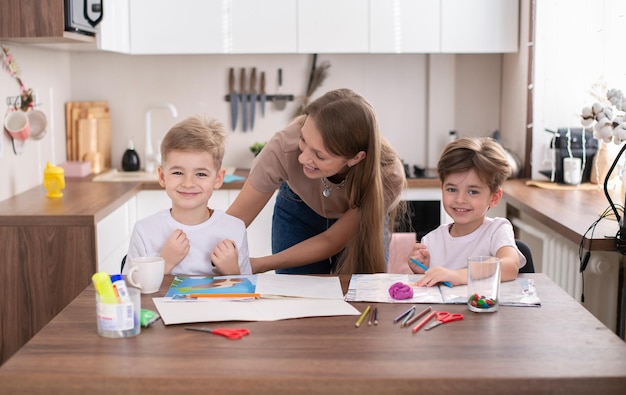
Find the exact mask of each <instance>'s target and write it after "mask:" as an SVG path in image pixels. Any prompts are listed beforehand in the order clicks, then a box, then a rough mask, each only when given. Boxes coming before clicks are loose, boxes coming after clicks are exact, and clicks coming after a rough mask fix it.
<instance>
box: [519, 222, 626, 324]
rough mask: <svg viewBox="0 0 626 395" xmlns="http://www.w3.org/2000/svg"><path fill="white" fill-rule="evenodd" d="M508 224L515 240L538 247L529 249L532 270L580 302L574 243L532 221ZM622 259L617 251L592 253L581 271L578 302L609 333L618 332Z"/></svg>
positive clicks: (576, 249)
mask: <svg viewBox="0 0 626 395" xmlns="http://www.w3.org/2000/svg"><path fill="white" fill-rule="evenodd" d="M511 222H512V223H513V225H514V226H515V227H516V229H517V230H518V237H519V238H520V239H522V240H524V241H525V242H526V243H527V244H529V245H530V246H531V248H532V246H541V247H540V248H534V249H532V252H533V263H534V265H535V271H536V272H537V273H544V274H545V275H546V276H548V277H549V278H550V279H552V281H554V282H555V283H556V284H558V285H559V287H561V288H562V289H563V290H564V291H565V292H567V293H568V294H569V295H570V296H571V297H572V298H574V299H576V300H577V301H578V302H581V295H582V293H583V274H581V273H580V272H579V270H580V259H579V257H578V244H575V243H572V242H571V241H569V240H567V239H565V238H564V237H562V236H560V235H558V234H555V233H554V232H553V231H551V230H550V229H549V228H547V227H546V226H545V225H542V224H540V223H538V222H536V221H534V220H533V219H532V218H527V219H523V220H522V219H519V218H513V219H512V220H511ZM585 252H586V251H585ZM622 259H623V258H622V255H621V254H619V253H617V252H607V251H593V252H592V253H591V257H590V259H589V263H588V264H587V268H586V269H585V272H584V298H585V300H584V302H581V303H582V305H583V306H585V308H586V309H587V310H589V312H591V313H592V314H593V315H594V316H595V317H596V318H598V320H600V321H602V323H603V324H604V325H606V326H607V327H608V328H610V329H611V330H613V331H616V330H617V329H618V328H617V321H618V312H617V309H618V288H619V267H620V264H621V260H622ZM539 298H541V292H540V291H539Z"/></svg>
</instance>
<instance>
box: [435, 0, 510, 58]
mask: <svg viewBox="0 0 626 395" xmlns="http://www.w3.org/2000/svg"><path fill="white" fill-rule="evenodd" d="M518 48H519V0H441V52H443V53H500V52H517V51H518Z"/></svg>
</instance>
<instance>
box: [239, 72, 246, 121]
mask: <svg viewBox="0 0 626 395" xmlns="http://www.w3.org/2000/svg"><path fill="white" fill-rule="evenodd" d="M239 78H240V80H241V81H239V87H240V88H241V89H240V90H241V92H239V94H240V95H241V122H242V126H241V130H243V131H244V132H245V131H246V130H247V129H248V124H247V122H248V107H247V106H246V101H247V100H248V94H247V93H246V69H245V68H242V69H241V74H240V77H239Z"/></svg>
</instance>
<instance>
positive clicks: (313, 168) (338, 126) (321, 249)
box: [227, 89, 406, 274]
mask: <svg viewBox="0 0 626 395" xmlns="http://www.w3.org/2000/svg"><path fill="white" fill-rule="evenodd" d="M405 184H406V179H405V177H404V170H403V167H402V163H401V161H400V159H399V158H398V156H397V154H396V153H395V151H394V150H393V149H392V148H391V147H390V146H389V144H388V143H387V142H386V141H384V140H382V138H381V136H380V132H379V129H378V123H377V121H376V115H375V113H374V110H373V108H372V107H371V105H370V104H369V103H368V102H367V101H366V100H365V99H364V98H363V97H361V96H360V95H358V94H356V93H355V92H353V91H351V90H349V89H338V90H334V91H331V92H328V93H326V94H325V95H323V96H322V97H320V98H319V99H317V100H315V101H313V102H312V103H310V104H309V105H308V106H307V107H306V108H305V109H304V114H303V115H302V116H300V117H298V118H297V119H296V120H295V121H294V122H292V123H291V124H290V125H288V126H287V127H286V128H285V129H284V130H282V131H280V132H278V133H276V134H275V135H274V136H273V137H272V139H271V140H270V141H269V142H268V143H267V145H266V146H265V148H263V150H262V151H261V153H260V154H259V155H258V156H257V157H256V158H255V160H254V162H253V165H252V169H251V170H250V175H249V177H248V179H247V180H246V182H245V184H244V186H243V188H242V190H241V192H240V193H239V195H238V196H237V198H236V200H235V201H234V202H233V204H232V205H231V206H230V208H229V209H228V210H227V213H228V214H231V215H234V216H235V217H239V218H241V219H242V220H243V221H244V222H245V224H246V226H248V225H250V223H251V222H252V221H253V220H254V218H255V217H256V216H257V215H258V213H259V212H260V211H261V210H262V208H263V207H264V206H265V204H266V203H267V202H268V200H269V199H270V197H271V196H272V194H273V193H274V191H275V190H276V189H277V188H279V194H278V196H277V198H276V204H275V206H274V216H273V219H272V252H273V255H270V256H266V257H260V258H251V259H250V262H251V264H252V271H253V272H254V273H258V272H264V271H268V270H276V271H277V272H278V273H298V274H310V273H326V274H328V273H341V274H351V273H375V272H384V271H386V260H385V252H386V248H385V246H386V239H388V237H385V236H387V235H388V231H386V230H385V224H387V223H388V224H389V226H392V223H393V218H394V215H395V210H396V208H397V207H398V204H399V202H400V194H401V191H402V189H403V188H404V187H405ZM388 219H391V220H390V221H388ZM340 252H341V254H339V253H340Z"/></svg>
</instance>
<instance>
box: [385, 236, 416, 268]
mask: <svg viewBox="0 0 626 395" xmlns="http://www.w3.org/2000/svg"><path fill="white" fill-rule="evenodd" d="M415 240H416V237H415V233H392V234H391V240H390V241H389V262H388V263H387V273H405V274H411V273H413V272H412V271H411V268H409V265H408V260H409V255H411V251H413V245H414V244H415Z"/></svg>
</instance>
